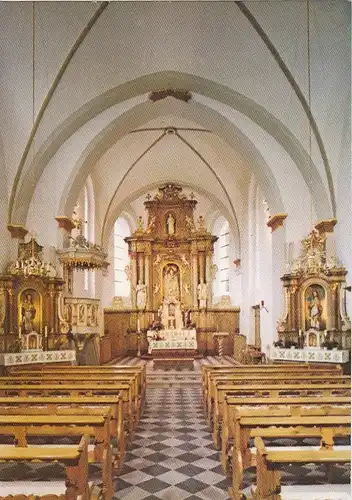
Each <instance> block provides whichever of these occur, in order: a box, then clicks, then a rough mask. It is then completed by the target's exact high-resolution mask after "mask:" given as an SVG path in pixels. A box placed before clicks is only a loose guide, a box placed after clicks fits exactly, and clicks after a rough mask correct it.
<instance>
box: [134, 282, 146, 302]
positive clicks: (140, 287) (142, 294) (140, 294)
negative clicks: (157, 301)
mask: <svg viewBox="0 0 352 500" xmlns="http://www.w3.org/2000/svg"><path fill="white" fill-rule="evenodd" d="M136 303H137V309H145V307H146V304H147V285H145V284H143V283H142V282H141V280H139V281H138V284H137V286H136Z"/></svg>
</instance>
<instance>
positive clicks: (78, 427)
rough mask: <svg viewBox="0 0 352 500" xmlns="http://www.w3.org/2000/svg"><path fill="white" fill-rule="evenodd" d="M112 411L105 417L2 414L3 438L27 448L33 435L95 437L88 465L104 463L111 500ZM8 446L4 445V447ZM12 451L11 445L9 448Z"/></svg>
mask: <svg viewBox="0 0 352 500" xmlns="http://www.w3.org/2000/svg"><path fill="white" fill-rule="evenodd" d="M110 418H111V414H110V411H108V412H107V413H105V414H101V415H70V414H68V415H42V414H40V413H39V414H38V415H0V435H2V436H13V437H14V440H15V441H14V442H15V444H16V445H17V446H20V447H22V448H23V447H27V446H28V437H29V436H40V437H43V436H65V437H66V436H81V435H82V434H83V435H88V436H91V437H93V438H94V440H95V441H94V442H95V445H94V450H92V451H90V450H89V449H88V462H89V463H97V462H99V463H101V467H102V478H103V494H104V495H105V496H104V498H105V499H106V500H111V499H112V495H113V486H112V450H111V445H110V438H111V434H110ZM3 446H4V445H3ZM9 448H11V445H10V446H9Z"/></svg>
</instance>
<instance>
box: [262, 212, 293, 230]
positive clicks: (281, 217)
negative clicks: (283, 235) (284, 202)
mask: <svg viewBox="0 0 352 500" xmlns="http://www.w3.org/2000/svg"><path fill="white" fill-rule="evenodd" d="M287 215H288V214H281V213H280V214H275V215H272V216H271V217H270V218H269V220H268V222H267V223H266V225H267V226H268V227H270V229H271V232H272V233H273V232H274V231H276V229H278V228H279V227H281V226H283V225H284V221H285V219H286V217H287Z"/></svg>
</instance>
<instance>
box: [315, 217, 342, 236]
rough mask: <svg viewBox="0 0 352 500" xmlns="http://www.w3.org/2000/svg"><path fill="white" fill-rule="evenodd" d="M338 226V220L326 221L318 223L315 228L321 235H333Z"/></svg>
mask: <svg viewBox="0 0 352 500" xmlns="http://www.w3.org/2000/svg"><path fill="white" fill-rule="evenodd" d="M336 224H337V219H325V220H321V221H320V222H317V223H316V224H315V226H314V227H315V229H317V230H318V231H319V233H333V232H334V227H335V226H336Z"/></svg>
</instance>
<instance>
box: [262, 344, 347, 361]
mask: <svg viewBox="0 0 352 500" xmlns="http://www.w3.org/2000/svg"><path fill="white" fill-rule="evenodd" d="M270 359H272V360H280V361H305V362H306V363H311V362H314V363H341V364H342V363H347V362H348V360H349V351H347V350H336V351H334V350H332V351H329V350H327V349H326V350H325V349H309V348H305V349H284V348H281V347H272V348H271V352H270Z"/></svg>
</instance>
